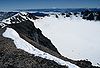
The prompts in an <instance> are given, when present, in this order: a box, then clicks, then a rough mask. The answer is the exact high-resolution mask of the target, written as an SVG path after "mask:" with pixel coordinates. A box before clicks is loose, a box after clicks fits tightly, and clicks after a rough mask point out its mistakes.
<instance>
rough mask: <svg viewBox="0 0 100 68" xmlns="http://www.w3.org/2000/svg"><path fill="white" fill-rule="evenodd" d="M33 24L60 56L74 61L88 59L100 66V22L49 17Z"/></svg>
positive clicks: (75, 18) (76, 18) (79, 18)
mask: <svg viewBox="0 0 100 68" xmlns="http://www.w3.org/2000/svg"><path fill="white" fill-rule="evenodd" d="M34 22H35V23H34V24H35V26H36V27H37V28H40V29H41V30H42V32H43V34H44V36H46V37H48V38H49V39H50V40H51V41H52V43H53V44H54V45H55V46H56V47H57V49H58V51H59V52H60V53H61V54H62V55H64V56H66V57H69V58H71V59H74V60H81V59H83V60H86V59H88V60H89V61H91V62H92V63H93V65H96V66H98V63H99V64H100V21H89V20H84V19H82V18H81V17H79V16H78V17H75V16H73V15H72V16H71V17H66V18H64V16H61V15H59V18H56V17H55V15H50V17H49V16H46V17H44V18H43V19H37V20H35V21H34Z"/></svg>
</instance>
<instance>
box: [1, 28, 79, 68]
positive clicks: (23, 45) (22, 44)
mask: <svg viewBox="0 0 100 68" xmlns="http://www.w3.org/2000/svg"><path fill="white" fill-rule="evenodd" d="M3 36H4V37H7V38H11V39H12V40H14V43H15V45H16V47H17V48H19V49H22V50H24V51H26V52H28V53H30V54H34V55H35V56H39V57H42V58H45V59H49V60H54V61H55V62H57V63H58V64H60V65H66V66H68V67H69V68H79V67H78V66H76V65H74V64H71V63H69V62H65V61H63V60H61V59H59V58H56V57H54V56H52V55H50V54H48V53H45V52H43V51H41V50H39V49H37V48H35V47H34V46H32V45H31V44H30V43H28V42H26V41H25V40H24V39H22V38H21V37H20V36H19V34H18V33H17V32H16V31H15V30H14V29H12V28H7V29H6V31H5V32H4V33H3Z"/></svg>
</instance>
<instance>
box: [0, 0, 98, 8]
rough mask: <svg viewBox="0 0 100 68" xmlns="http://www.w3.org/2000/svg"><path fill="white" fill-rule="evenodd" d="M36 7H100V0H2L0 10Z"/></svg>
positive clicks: (0, 0)
mask: <svg viewBox="0 0 100 68" xmlns="http://www.w3.org/2000/svg"><path fill="white" fill-rule="evenodd" d="M36 8H37V9H40V8H100V0H0V10H13V9H36Z"/></svg>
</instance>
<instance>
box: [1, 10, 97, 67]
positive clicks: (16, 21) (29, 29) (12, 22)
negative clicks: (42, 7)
mask: <svg viewBox="0 0 100 68" xmlns="http://www.w3.org/2000/svg"><path fill="white" fill-rule="evenodd" d="M36 19H38V17H36V16H34V15H32V14H29V13H22V12H21V13H18V14H16V15H14V16H12V17H10V18H8V19H6V20H3V21H2V25H1V29H3V28H4V29H5V28H7V29H5V32H4V31H3V32H4V33H3V36H4V37H8V38H11V39H12V40H14V44H15V45H16V47H17V48H20V49H22V50H24V51H27V52H28V53H30V54H34V55H36V56H39V57H42V58H45V59H49V60H54V61H55V62H57V63H58V64H60V65H66V66H68V67H70V68H72V67H73V68H77V66H76V65H78V66H80V67H81V68H84V67H87V68H92V67H94V66H92V64H91V62H88V61H74V60H71V59H68V58H65V57H63V56H62V55H61V54H60V53H59V52H58V50H57V48H56V47H55V46H54V45H53V44H52V43H51V41H50V40H49V39H47V38H46V37H45V36H44V35H43V34H42V31H41V30H40V29H39V28H36V27H35V26H34V21H35V20H36ZM1 32H2V31H1ZM1 35H2V33H1ZM23 40H24V41H23ZM22 45H23V46H22ZM29 45H30V46H29ZM34 47H35V48H36V49H35V48H34ZM37 49H38V50H37ZM34 50H35V51H34ZM45 53H46V54H45ZM58 58H60V59H58ZM61 59H63V60H65V61H63V60H61ZM69 62H71V63H73V64H71V63H69ZM74 64H76V65H74ZM94 68H96V67H94Z"/></svg>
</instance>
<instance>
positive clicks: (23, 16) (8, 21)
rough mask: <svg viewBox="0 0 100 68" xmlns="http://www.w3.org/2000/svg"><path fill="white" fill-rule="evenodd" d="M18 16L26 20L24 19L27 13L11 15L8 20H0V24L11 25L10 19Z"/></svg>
mask: <svg viewBox="0 0 100 68" xmlns="http://www.w3.org/2000/svg"><path fill="white" fill-rule="evenodd" d="M18 15H19V16H21V17H22V18H24V19H26V20H27V18H26V17H27V12H19V13H17V14H15V15H13V16H12V17H10V18H7V19H4V20H2V22H4V23H6V24H11V22H10V21H11V20H10V19H12V18H15V17H16V16H18ZM13 23H15V22H13ZM17 23H20V22H17Z"/></svg>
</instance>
